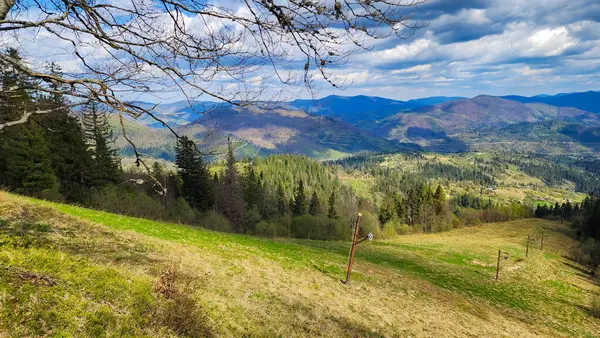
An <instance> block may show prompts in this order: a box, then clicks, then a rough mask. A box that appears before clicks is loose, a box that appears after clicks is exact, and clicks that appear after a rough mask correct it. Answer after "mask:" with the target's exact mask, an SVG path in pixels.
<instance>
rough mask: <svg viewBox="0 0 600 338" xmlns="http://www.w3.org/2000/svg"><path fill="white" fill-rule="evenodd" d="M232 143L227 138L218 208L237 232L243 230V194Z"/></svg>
mask: <svg viewBox="0 0 600 338" xmlns="http://www.w3.org/2000/svg"><path fill="white" fill-rule="evenodd" d="M233 151H234V149H233V143H232V142H231V139H227V162H226V167H225V172H224V173H223V177H222V179H221V185H220V192H219V203H218V204H219V208H221V211H222V212H223V214H224V215H225V217H227V218H228V219H229V221H230V222H231V223H232V224H233V226H234V229H235V230H236V231H237V232H244V228H243V225H244V196H243V191H242V186H241V183H240V177H239V176H240V175H239V172H238V170H237V167H236V159H235V155H234V153H233Z"/></svg>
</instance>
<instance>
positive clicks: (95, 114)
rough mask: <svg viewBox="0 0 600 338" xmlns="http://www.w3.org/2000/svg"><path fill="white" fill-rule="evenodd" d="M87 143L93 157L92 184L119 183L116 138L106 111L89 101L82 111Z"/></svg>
mask: <svg viewBox="0 0 600 338" xmlns="http://www.w3.org/2000/svg"><path fill="white" fill-rule="evenodd" d="M82 117H83V118H82V124H83V130H84V136H85V140H86V144H87V146H88V149H89V151H90V154H91V156H92V159H93V169H92V175H91V176H92V185H93V186H104V185H107V184H110V183H117V182H118V180H119V175H120V165H119V162H120V159H119V154H118V150H117V149H116V148H114V147H113V144H114V141H115V138H114V136H113V131H112V127H111V126H110V123H109V122H108V115H107V114H106V112H103V111H100V109H99V107H98V105H97V104H96V103H94V102H89V103H88V104H87V105H86V106H85V107H84V110H83V113H82Z"/></svg>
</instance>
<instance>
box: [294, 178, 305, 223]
mask: <svg viewBox="0 0 600 338" xmlns="http://www.w3.org/2000/svg"><path fill="white" fill-rule="evenodd" d="M292 213H293V214H294V216H300V215H304V214H305V213H306V195H305V194H304V181H303V180H300V181H299V182H298V187H297V188H296V193H295V194H294V207H293V208H292Z"/></svg>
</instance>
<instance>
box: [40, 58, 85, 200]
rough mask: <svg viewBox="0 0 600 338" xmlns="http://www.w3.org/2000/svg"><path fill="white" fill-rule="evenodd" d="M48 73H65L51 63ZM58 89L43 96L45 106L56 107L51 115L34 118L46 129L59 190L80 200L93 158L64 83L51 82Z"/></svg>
mask: <svg viewBox="0 0 600 338" xmlns="http://www.w3.org/2000/svg"><path fill="white" fill-rule="evenodd" d="M48 68H49V72H50V73H51V74H55V75H56V76H57V77H60V76H62V72H61V69H60V67H59V66H58V65H57V64H55V63H51V64H50V65H49V66H48ZM50 87H51V89H52V90H54V91H55V92H54V93H52V94H51V95H49V96H47V97H45V98H43V100H42V102H41V104H40V105H41V106H42V107H43V108H42V109H53V112H52V114H46V115H39V116H36V117H35V120H36V121H38V122H39V123H40V125H41V126H42V127H43V128H44V138H45V139H46V141H47V144H48V150H49V153H50V158H51V162H52V169H53V170H54V172H55V174H56V176H57V178H58V182H59V184H60V191H61V193H62V195H64V196H65V197H66V198H67V200H70V201H78V202H81V201H83V200H84V194H85V191H86V190H87V188H89V185H90V180H91V179H90V171H91V170H92V158H91V156H90V153H89V152H88V149H87V145H86V142H85V139H84V135H83V131H82V129H81V125H80V123H79V121H78V120H77V118H76V117H74V116H72V115H71V112H70V110H69V109H68V108H67V102H66V101H65V98H64V97H63V95H62V94H61V93H60V92H61V91H63V90H64V88H62V86H61V85H58V84H54V83H53V84H51V85H50Z"/></svg>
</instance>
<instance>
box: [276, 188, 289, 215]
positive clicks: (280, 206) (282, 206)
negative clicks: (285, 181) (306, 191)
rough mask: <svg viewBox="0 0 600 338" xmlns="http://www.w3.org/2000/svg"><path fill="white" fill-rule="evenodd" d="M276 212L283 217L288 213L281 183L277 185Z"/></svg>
mask: <svg viewBox="0 0 600 338" xmlns="http://www.w3.org/2000/svg"><path fill="white" fill-rule="evenodd" d="M277 211H278V212H279V214H280V215H285V214H286V213H287V212H288V207H287V202H286V200H285V192H284V191H283V186H282V185H281V183H280V184H278V185H277Z"/></svg>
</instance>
